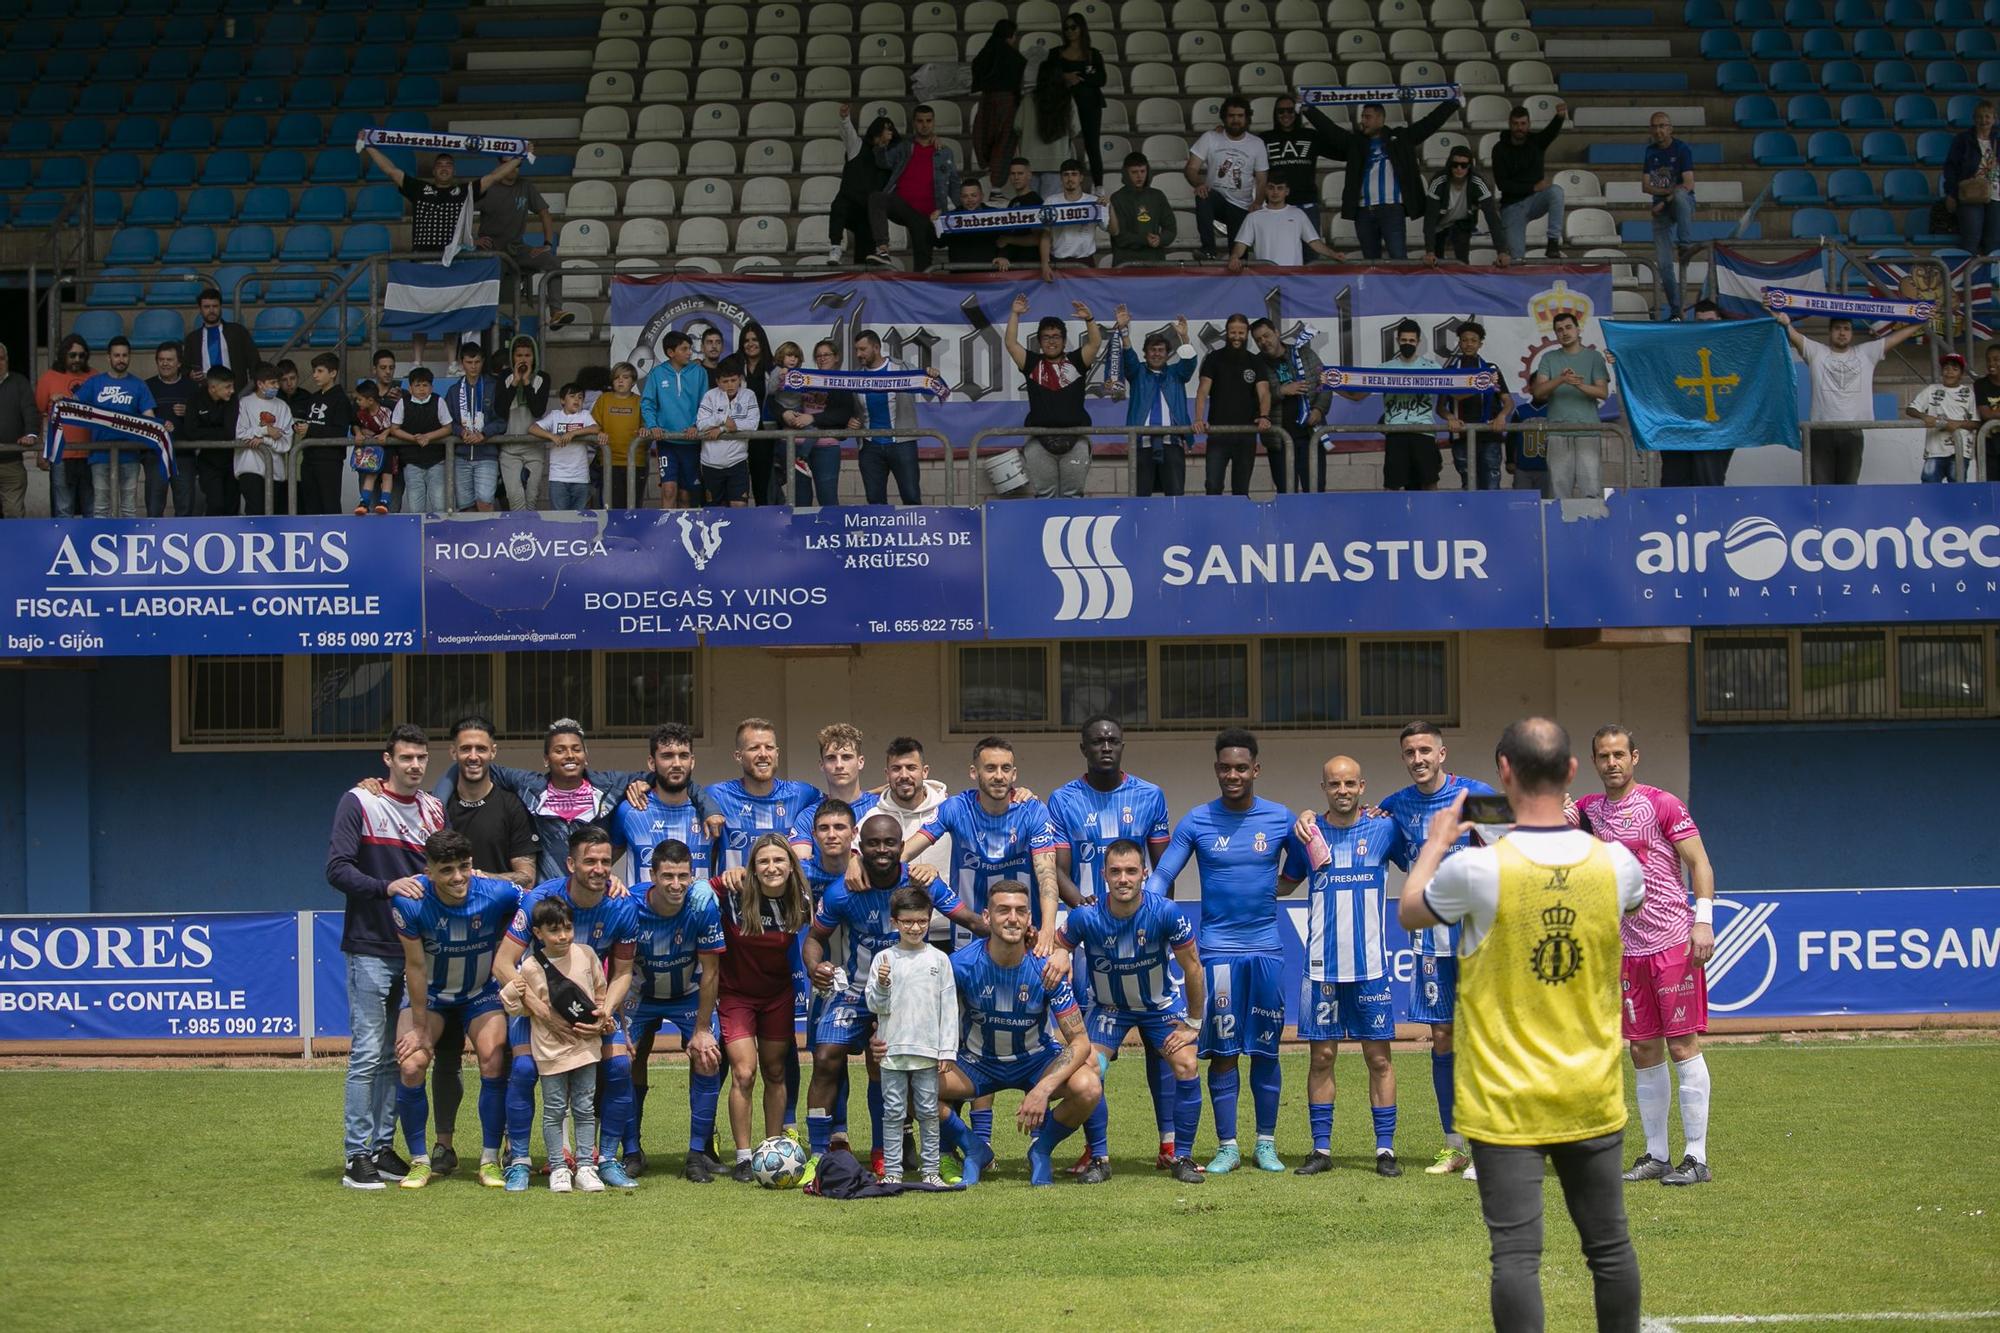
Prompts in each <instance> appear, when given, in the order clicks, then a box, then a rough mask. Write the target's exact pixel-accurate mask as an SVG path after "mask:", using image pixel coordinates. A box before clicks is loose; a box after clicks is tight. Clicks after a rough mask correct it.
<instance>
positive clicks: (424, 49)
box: [403, 42, 451, 74]
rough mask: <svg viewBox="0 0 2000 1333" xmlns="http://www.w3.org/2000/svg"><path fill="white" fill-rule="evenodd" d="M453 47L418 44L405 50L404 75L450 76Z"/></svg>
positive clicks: (432, 43) (442, 44) (441, 43)
mask: <svg viewBox="0 0 2000 1333" xmlns="http://www.w3.org/2000/svg"><path fill="white" fill-rule="evenodd" d="M450 72H451V47H449V46H447V45H446V44H445V43H443V42H417V43H414V44H413V45H410V46H407V47H405V48H404V49H403V73H405V74H448V73H450Z"/></svg>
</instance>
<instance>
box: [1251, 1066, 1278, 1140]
mask: <svg viewBox="0 0 2000 1333" xmlns="http://www.w3.org/2000/svg"><path fill="white" fill-rule="evenodd" d="M1284 1077H1285V1076H1284V1072H1283V1071H1282V1070H1281V1069H1280V1068H1279V1065H1278V1057H1277V1056H1275V1055H1253V1056H1251V1057H1250V1099H1251V1102H1252V1104H1253V1105H1255V1106H1256V1108H1257V1137H1259V1138H1265V1139H1268V1138H1270V1137H1271V1136H1272V1135H1273V1134H1276V1133H1277V1132H1278V1094H1279V1092H1281V1091H1282V1090H1283V1088H1284Z"/></svg>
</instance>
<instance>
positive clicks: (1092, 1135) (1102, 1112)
mask: <svg viewBox="0 0 2000 1333" xmlns="http://www.w3.org/2000/svg"><path fill="white" fill-rule="evenodd" d="M1083 1132H1084V1142H1086V1143H1088V1144H1089V1145H1090V1155H1091V1156H1092V1157H1109V1156H1110V1155H1111V1112H1110V1110H1109V1109H1107V1107H1106V1105H1105V1101H1104V1098H1102V1097H1099V1098H1098V1099H1097V1105H1096V1106H1095V1107H1093V1108H1092V1109H1091V1112H1090V1119H1088V1120H1086V1121H1084V1122H1083Z"/></svg>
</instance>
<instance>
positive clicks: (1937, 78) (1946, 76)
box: [1924, 60, 1978, 93]
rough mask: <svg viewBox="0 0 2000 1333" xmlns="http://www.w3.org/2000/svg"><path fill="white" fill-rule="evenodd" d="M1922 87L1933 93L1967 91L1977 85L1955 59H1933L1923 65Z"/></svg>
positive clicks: (1970, 90)
mask: <svg viewBox="0 0 2000 1333" xmlns="http://www.w3.org/2000/svg"><path fill="white" fill-rule="evenodd" d="M1924 87H1925V88H1928V89H1929V90H1930V91H1931V92H1934V93H1969V92H1972V91H1974V90H1975V89H1976V88H1977V87H1978V85H1977V84H1975V83H1973V81H1972V76H1971V75H1969V74H1967V73H1966V72H1965V66H1963V65H1961V64H1959V63H1958V62H1957V61H1956V60H1933V61H1931V62H1930V63H1929V64H1927V65H1925V66H1924Z"/></svg>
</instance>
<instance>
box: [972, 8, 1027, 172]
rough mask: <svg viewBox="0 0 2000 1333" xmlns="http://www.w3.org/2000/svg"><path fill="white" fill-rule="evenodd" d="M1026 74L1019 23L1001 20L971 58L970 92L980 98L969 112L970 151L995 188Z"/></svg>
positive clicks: (1010, 146) (1008, 154) (1010, 151)
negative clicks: (970, 128) (976, 105)
mask: <svg viewBox="0 0 2000 1333" xmlns="http://www.w3.org/2000/svg"><path fill="white" fill-rule="evenodd" d="M1027 74H1028V59H1027V57H1026V56H1024V55H1022V54H1021V28H1020V25H1019V24H1017V23H1015V22H1014V20H1012V19H1001V20H999V21H998V22H996V23H995V24H994V25H993V31H992V32H991V33H990V34H988V35H987V38H986V44H985V45H984V46H982V47H980V48H979V54H978V55H976V56H974V57H973V58H972V91H973V93H974V95H976V96H977V97H978V98H979V106H978V109H977V110H975V111H974V112H973V113H972V151H973V153H974V154H975V155H977V157H978V159H979V163H978V165H979V167H980V169H981V170H983V171H984V172H985V173H986V174H987V176H988V177H989V178H990V179H991V180H992V182H993V188H994V189H996V190H997V189H999V188H1000V186H1001V183H1002V182H1004V181H1005V180H1006V179H1007V163H1008V162H1009V161H1011V160H1012V159H1013V156H1014V112H1015V110H1016V109H1017V108H1018V107H1019V106H1020V103H1021V84H1022V81H1023V80H1024V79H1026V78H1027Z"/></svg>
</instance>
